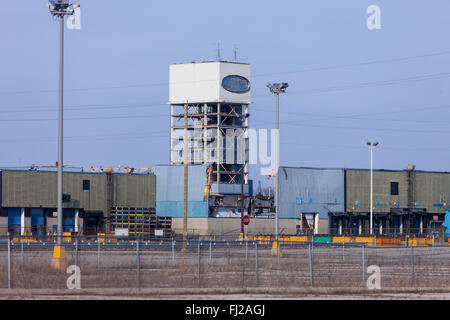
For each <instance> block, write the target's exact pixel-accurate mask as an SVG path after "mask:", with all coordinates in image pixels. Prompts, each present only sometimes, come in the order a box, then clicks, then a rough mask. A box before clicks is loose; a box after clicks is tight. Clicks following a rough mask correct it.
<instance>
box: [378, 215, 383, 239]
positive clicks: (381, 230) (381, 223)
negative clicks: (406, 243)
mask: <svg viewBox="0 0 450 320" xmlns="http://www.w3.org/2000/svg"><path fill="white" fill-rule="evenodd" d="M378 223H379V226H380V228H379V230H380V235H382V234H383V218H379V219H378Z"/></svg>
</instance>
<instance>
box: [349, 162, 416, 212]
mask: <svg viewBox="0 0 450 320" xmlns="http://www.w3.org/2000/svg"><path fill="white" fill-rule="evenodd" d="M346 178H347V186H346V192H347V203H346V211H348V212H353V211H354V212H369V211H370V204H369V202H370V170H346ZM391 182H398V183H399V195H398V196H391V189H390V187H391V186H390V183H391ZM356 202H358V205H356ZM377 202H379V203H380V205H379V206H377ZM394 202H395V203H397V202H400V207H401V208H402V207H403V208H404V207H407V206H408V180H407V173H406V172H405V171H379V170H374V171H373V206H374V209H373V212H390V209H391V208H393V207H395V206H394Z"/></svg>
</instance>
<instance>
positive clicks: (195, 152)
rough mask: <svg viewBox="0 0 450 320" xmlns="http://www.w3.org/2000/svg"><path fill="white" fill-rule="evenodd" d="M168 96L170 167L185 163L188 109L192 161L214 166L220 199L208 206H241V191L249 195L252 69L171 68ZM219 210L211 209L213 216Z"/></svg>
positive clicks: (229, 65) (217, 65)
mask: <svg viewBox="0 0 450 320" xmlns="http://www.w3.org/2000/svg"><path fill="white" fill-rule="evenodd" d="M169 97H170V98H169V104H170V163H171V164H172V165H176V164H183V163H184V154H183V144H184V122H183V118H184V108H185V106H187V110H188V112H187V117H188V125H187V129H188V152H189V154H188V162H189V164H209V165H210V169H209V179H208V180H209V182H208V184H210V192H209V194H210V195H211V196H215V197H216V198H215V199H213V200H214V201H211V202H210V206H211V207H214V206H215V204H217V203H222V204H223V205H224V206H226V207H228V208H232V207H236V208H238V207H240V206H241V204H240V202H239V201H240V200H239V199H240V196H241V190H242V188H243V189H244V193H245V194H248V191H249V189H248V182H249V180H248V162H249V161H248V160H249V153H248V149H249V148H248V147H249V146H248V127H249V113H248V107H249V105H250V103H251V101H250V65H249V64H246V63H237V62H226V61H205V62H199V63H186V64H172V65H170V85H169ZM242 185H244V186H242ZM218 198H220V199H218ZM217 199H218V200H221V201H216V200H217ZM224 200H225V201H224ZM227 203H228V204H227ZM218 207H220V205H218ZM216 209H217V208H212V209H211V214H212V215H214V212H217V210H216ZM219 211H220V210H219ZM235 211H236V212H240V209H236V210H235Z"/></svg>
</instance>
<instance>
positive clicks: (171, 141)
mask: <svg viewBox="0 0 450 320" xmlns="http://www.w3.org/2000/svg"><path fill="white" fill-rule="evenodd" d="M173 110H174V105H173V104H171V105H170V150H169V159H170V164H171V165H173V164H175V160H176V159H174V154H173V130H174V129H173V120H174V117H173Z"/></svg>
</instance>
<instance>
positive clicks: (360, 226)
mask: <svg viewBox="0 0 450 320" xmlns="http://www.w3.org/2000/svg"><path fill="white" fill-rule="evenodd" d="M362 223H363V222H362V218H361V217H359V218H358V235H361V234H362Z"/></svg>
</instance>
